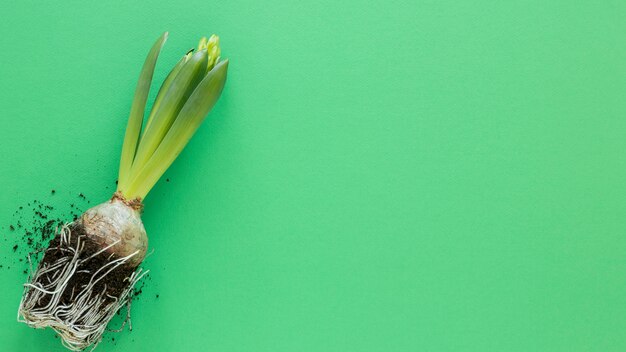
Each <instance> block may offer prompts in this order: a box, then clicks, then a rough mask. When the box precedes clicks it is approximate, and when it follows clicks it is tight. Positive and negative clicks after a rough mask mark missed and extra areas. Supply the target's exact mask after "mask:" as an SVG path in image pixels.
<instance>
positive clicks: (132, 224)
mask: <svg viewBox="0 0 626 352" xmlns="http://www.w3.org/2000/svg"><path fill="white" fill-rule="evenodd" d="M78 221H79V225H82V226H83V228H84V229H85V233H86V234H87V236H88V237H89V238H90V239H91V240H93V241H95V242H97V243H99V244H100V245H101V246H102V248H105V247H108V246H110V245H112V244H113V243H116V242H118V243H116V244H115V245H113V246H111V248H109V249H107V251H108V252H109V253H114V254H115V255H116V256H118V257H126V256H130V255H132V254H133V253H136V254H135V255H133V256H132V257H130V258H129V259H128V264H129V265H131V266H135V267H136V266H138V265H139V264H141V262H142V261H143V259H144V258H145V257H146V252H147V250H148V236H147V234H146V230H145V228H144V226H143V222H142V221H141V213H140V210H139V209H136V207H135V208H134V207H133V206H131V205H129V204H127V202H124V201H123V200H121V199H118V198H115V197H114V198H113V199H111V200H110V201H107V202H105V203H102V204H99V205H96V206H95V207H93V208H90V209H88V210H87V211H85V212H84V213H83V215H82V216H81V217H80V219H79V220H78Z"/></svg>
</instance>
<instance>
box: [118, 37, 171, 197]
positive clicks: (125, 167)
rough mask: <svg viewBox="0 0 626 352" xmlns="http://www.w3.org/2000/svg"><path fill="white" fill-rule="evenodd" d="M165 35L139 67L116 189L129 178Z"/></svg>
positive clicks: (123, 187) (122, 188)
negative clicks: (140, 67)
mask: <svg viewBox="0 0 626 352" xmlns="http://www.w3.org/2000/svg"><path fill="white" fill-rule="evenodd" d="M167 36H168V33H167V32H165V33H163V34H162V35H161V36H160V37H159V39H157V41H156V42H155V43H154V45H152V49H150V52H149V53H148V57H147V58H146V61H145V62H144V64H143V68H142V69H141V74H140V75H139V81H138V82H137V88H136V90H135V97H134V99H133V104H132V106H131V109H130V115H129V117H128V125H127V126H126V135H125V136H124V144H123V146H122V155H121V158H120V170H119V181H118V188H117V189H118V191H122V192H124V190H125V186H126V183H127V182H128V181H129V178H130V176H129V173H130V170H131V168H132V164H133V159H134V157H135V151H136V149H137V142H138V140H139V133H140V132H141V125H142V123H143V118H144V113H145V108H146V100H147V99H148V93H149V92H150V84H151V83H152V76H153V74H154V68H155V66H156V62H157V58H158V57H159V53H160V52H161V48H162V47H163V44H164V43H165V41H166V40H167Z"/></svg>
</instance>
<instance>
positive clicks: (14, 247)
mask: <svg viewBox="0 0 626 352" xmlns="http://www.w3.org/2000/svg"><path fill="white" fill-rule="evenodd" d="M16 251H17V245H15V246H13V252H16ZM20 259H21V258H20Z"/></svg>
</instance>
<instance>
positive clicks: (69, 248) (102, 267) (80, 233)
mask: <svg viewBox="0 0 626 352" xmlns="http://www.w3.org/2000/svg"><path fill="white" fill-rule="evenodd" d="M114 244H115V243H114ZM114 244H112V245H110V246H107V247H104V248H103V247H102V246H101V245H99V244H98V243H96V242H95V241H93V240H91V239H90V238H89V236H87V234H86V233H85V230H84V228H83V227H82V226H80V225H78V224H69V225H66V226H64V227H63V228H62V229H61V230H60V231H59V233H58V234H57V235H56V237H55V238H54V239H53V240H52V241H51V242H50V245H49V246H48V248H47V249H46V250H45V252H44V256H43V259H42V260H41V262H40V263H39V266H38V268H37V270H36V271H35V273H34V274H32V277H30V278H29V279H30V282H29V283H26V284H25V285H24V286H25V289H24V295H23V296H22V301H21V303H20V307H19V311H18V320H19V321H21V322H24V323H26V324H28V325H29V326H31V327H35V328H46V327H50V328H52V329H54V330H55V331H56V332H57V333H58V334H59V335H60V336H61V338H62V340H63V344H64V345H65V346H66V347H67V348H68V349H70V350H72V351H81V350H83V349H85V348H87V347H89V346H91V345H94V348H95V346H96V345H97V344H98V342H100V340H101V338H102V334H103V333H104V331H105V329H106V326H107V324H108V323H109V321H110V320H111V318H113V316H114V315H115V313H116V312H117V311H118V310H119V309H120V308H122V307H123V306H124V305H125V304H127V302H128V300H129V294H130V292H131V290H132V289H133V286H134V285H135V283H136V282H137V281H138V280H139V279H141V277H142V276H143V275H144V274H145V272H142V270H141V269H137V268H136V267H135V266H133V265H130V264H129V262H131V261H130V260H129V259H130V258H132V257H133V256H134V255H135V254H136V253H133V254H131V255H128V256H125V257H120V256H117V255H115V254H114V253H110V251H109V250H110V248H111V247H112V246H113V245H114ZM31 273H32V270H31Z"/></svg>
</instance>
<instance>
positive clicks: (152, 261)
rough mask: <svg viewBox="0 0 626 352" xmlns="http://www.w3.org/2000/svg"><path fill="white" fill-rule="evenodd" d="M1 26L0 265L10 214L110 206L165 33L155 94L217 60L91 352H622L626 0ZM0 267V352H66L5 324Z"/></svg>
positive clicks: (271, 8) (7, 314)
mask: <svg viewBox="0 0 626 352" xmlns="http://www.w3.org/2000/svg"><path fill="white" fill-rule="evenodd" d="M0 14H1V20H0V80H1V81H0V82H1V84H0V119H1V122H2V123H1V128H0V151H1V166H0V182H1V185H2V191H1V192H0V227H1V228H2V236H3V238H0V261H2V262H4V263H5V264H6V263H11V262H12V261H15V258H14V257H13V253H12V250H11V245H12V244H13V243H14V242H15V239H16V238H17V237H18V236H19V231H14V232H11V231H9V230H8V226H9V224H12V223H13V222H14V221H15V215H14V212H15V211H16V210H17V209H18V207H19V206H21V205H24V204H26V203H27V202H30V201H32V200H34V199H38V200H41V201H45V202H48V203H50V204H54V205H55V206H56V207H58V209H59V211H64V210H63V209H66V208H67V209H69V204H70V203H75V202H78V201H79V199H78V197H77V195H78V193H79V192H83V193H84V194H85V195H86V196H87V199H89V200H90V202H91V203H90V204H91V205H93V204H94V203H96V202H101V201H104V200H106V199H107V198H108V197H109V196H110V194H111V193H112V191H113V188H114V186H115V185H114V181H115V179H116V177H117V166H118V158H119V152H120V147H121V144H122V138H123V131H124V128H125V126H126V118H127V116H128V111H129V109H130V103H131V100H132V95H133V91H134V88H135V83H136V80H137V77H138V74H139V70H140V68H141V65H142V63H143V60H144V58H145V55H146V53H147V51H148V49H149V48H150V46H151V44H152V43H153V41H154V40H155V39H156V38H157V37H158V36H159V35H160V34H161V33H162V32H163V31H166V30H167V31H170V39H169V41H168V42H167V43H166V45H165V48H164V52H163V53H162V55H161V57H160V61H159V64H158V66H157V73H156V76H155V77H156V79H157V80H161V79H163V78H164V76H165V74H166V72H167V70H168V67H171V66H172V65H173V64H174V63H175V62H176V61H177V59H178V58H179V57H180V56H181V55H182V54H183V53H184V52H185V51H186V50H187V49H189V48H190V47H192V46H195V45H196V43H197V40H198V39H199V38H200V36H202V35H209V34H211V33H218V34H219V35H220V36H221V39H222V49H223V50H222V53H223V56H224V57H228V58H229V59H230V60H231V63H230V71H229V78H228V82H227V85H226V88H225V91H224V94H223V96H222V98H221V100H220V101H219V102H218V104H217V106H216V107H215V109H214V110H213V111H212V112H211V114H210V116H209V117H208V118H207V120H206V122H205V124H204V125H203V126H202V127H201V128H200V130H199V131H198V133H197V134H196V136H195V137H194V139H193V140H192V141H191V143H190V144H189V145H188V147H187V149H186V150H185V151H184V152H183V153H182V154H181V156H180V158H179V159H178V161H177V162H175V163H174V164H173V166H172V167H171V169H170V170H169V171H168V172H167V174H166V175H165V177H164V179H162V180H161V181H160V182H159V183H158V184H157V186H156V187H155V188H154V190H153V191H152V193H151V194H150V195H149V196H148V198H147V199H146V202H145V204H146V208H145V213H144V221H145V225H146V228H147V231H148V234H149V236H150V246H151V248H152V249H153V250H154V252H153V253H152V254H151V256H150V257H149V258H148V259H147V260H146V262H145V267H146V268H148V269H150V270H151V276H150V279H149V280H147V281H146V286H145V288H144V290H143V295H142V296H141V298H140V299H139V300H137V301H135V302H134V303H133V331H132V332H130V333H129V332H124V333H121V334H110V333H109V334H107V335H105V339H104V341H103V343H102V345H101V346H100V347H99V350H102V351H268V352H269V351H272V352H278V351H284V352H288V351H289V352H291V351H324V352H326V351H342V352H343V351H524V352H526V351H550V352H553V351H603V352H605V351H624V350H626V300H625V298H626V236H625V230H626V217H625V214H626V187H625V180H626V153H625V152H626V119H625V117H626V99H625V94H626V49H625V48H626V46H625V44H624V43H625V41H624V38H625V34H626V21H624V18H626V2H624V1H617V0H616V1H601V2H592V1H571V0H562V1H556V0H555V1H545V0H542V1H539V0H531V1H487V0H480V1H458V0H456V1H448V0H444V1H426V0H411V1H382V0H374V1H355V0H346V1H329V0H322V1H313V2H296V1H261V2H260V1H252V0H231V1H220V2H217V1H195V0H191V1H185V2H179V1H167V2H166V1H159V2H154V1H148V2H135V1H100V2H87V1H62V2H58V1H57V2H47V3H43V2H35V1H13V2H11V1H4V2H2V4H0ZM152 96H154V91H153V94H152ZM165 178H168V179H169V180H170V182H166V181H165ZM51 189H55V190H56V194H55V195H51V194H50V193H51ZM68 220H70V219H68ZM5 239H7V240H5ZM22 264H23V263H22ZM6 266H7V265H5V267H4V268H2V269H0V283H1V284H2V289H1V290H0V343H1V346H2V347H0V349H1V350H2V351H11V352H13V351H28V352H34V351H46V352H49V351H53V352H54V351H62V350H63V349H62V348H61V345H60V343H59V340H58V339H55V338H54V337H53V336H54V334H53V333H52V332H50V331H36V330H33V329H30V328H28V327H26V326H25V325H23V324H18V323H17V322H16V319H15V318H16V311H17V306H18V303H19V299H20V295H21V292H22V286H21V285H22V283H23V282H24V280H25V275H24V274H23V273H22V271H21V269H19V270H16V268H15V267H14V268H12V269H7V268H6ZM20 268H21V267H20ZM157 295H159V298H157V297H156V296H157ZM118 323H119V321H118ZM113 338H115V341H112V340H113Z"/></svg>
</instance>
